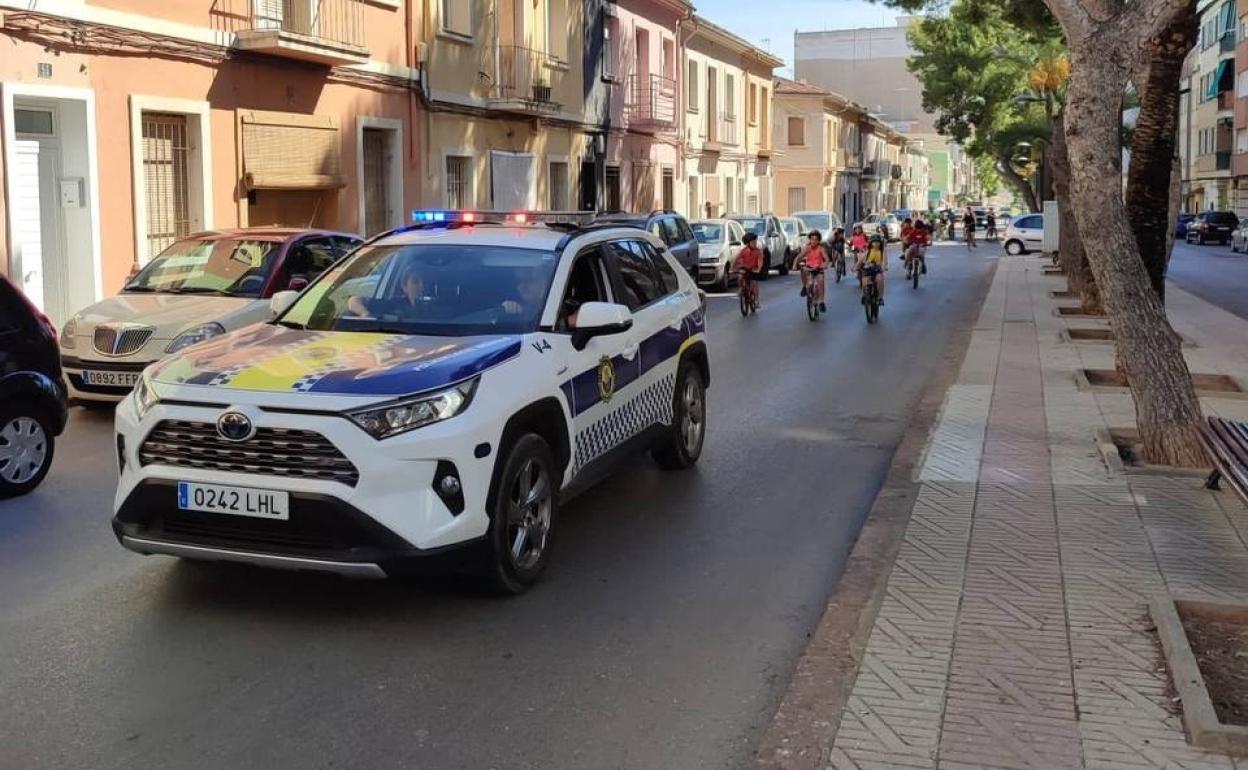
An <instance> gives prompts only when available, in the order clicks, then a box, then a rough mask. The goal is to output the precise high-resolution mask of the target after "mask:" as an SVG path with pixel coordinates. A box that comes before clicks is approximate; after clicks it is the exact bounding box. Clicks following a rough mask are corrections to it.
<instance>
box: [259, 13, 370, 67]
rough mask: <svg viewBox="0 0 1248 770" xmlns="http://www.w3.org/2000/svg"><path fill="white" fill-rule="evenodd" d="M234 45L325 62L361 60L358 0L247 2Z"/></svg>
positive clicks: (365, 57)
mask: <svg viewBox="0 0 1248 770" xmlns="http://www.w3.org/2000/svg"><path fill="white" fill-rule="evenodd" d="M246 25H247V27H248V28H245V29H241V30H239V31H238V32H237V33H235V36H234V48H236V49H238V50H240V51H254V52H256V53H264V54H269V55H272V56H283V57H286V58H288V59H299V60H301V61H307V62H313V63H316V64H324V65H327V66H330V67H334V66H338V65H343V64H363V63H365V62H367V61H368V49H367V48H365V47H364V11H363V7H362V5H361V2H360V0H252V2H251V4H250V11H249V13H248V14H247V20H246Z"/></svg>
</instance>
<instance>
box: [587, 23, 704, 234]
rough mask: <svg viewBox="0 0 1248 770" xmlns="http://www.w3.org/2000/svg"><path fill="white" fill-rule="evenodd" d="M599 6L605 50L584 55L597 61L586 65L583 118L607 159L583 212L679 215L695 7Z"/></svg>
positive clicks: (599, 48) (592, 49) (589, 50)
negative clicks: (687, 42)
mask: <svg viewBox="0 0 1248 770" xmlns="http://www.w3.org/2000/svg"><path fill="white" fill-rule="evenodd" d="M586 5H587V7H591V6H593V5H594V3H593V2H590V3H587V4H586ZM599 5H600V6H601V14H602V21H601V25H600V27H601V38H600V39H601V41H602V43H601V45H599V46H587V47H586V54H585V55H586V57H592V58H596V59H598V60H599V61H597V62H595V61H593V60H588V61H586V66H585V69H586V71H587V72H589V73H592V75H593V76H594V77H593V80H592V81H591V86H590V91H591V95H590V97H589V101H588V102H587V105H586V111H587V113H588V114H589V115H590V120H591V122H593V123H594V124H596V125H597V126H598V127H599V131H600V135H601V136H603V137H605V142H600V144H603V145H604V147H605V157H603V159H602V162H601V171H600V172H598V173H599V178H600V184H599V185H598V187H599V188H600V190H599V191H597V192H596V198H595V200H593V201H590V200H588V199H587V200H586V201H585V203H586V204H587V205H586V206H585V208H597V209H606V210H627V211H650V210H652V209H655V208H663V209H675V208H676V207H677V204H678V202H679V201H680V200H681V198H679V197H678V193H679V191H680V190H681V189H683V183H682V182H681V180H680V179H679V177H680V176H681V172H682V170H683V169H682V163H681V148H680V141H679V140H680V126H681V105H682V104H683V103H684V102H683V101H682V91H681V89H682V86H683V82H682V78H681V66H680V63H681V61H682V60H683V58H684V46H683V42H682V34H683V32H684V27H685V25H686V24H687V23H688V22H689V21H690V20H691V19H692V17H693V6H692V5H691V4H690V3H689V2H687V1H686V0H618V2H610V3H606V2H603V3H599ZM599 52H601V55H600V56H598V55H597V54H598V53H599ZM587 168H588V167H587ZM587 196H588V191H587ZM590 204H596V205H590Z"/></svg>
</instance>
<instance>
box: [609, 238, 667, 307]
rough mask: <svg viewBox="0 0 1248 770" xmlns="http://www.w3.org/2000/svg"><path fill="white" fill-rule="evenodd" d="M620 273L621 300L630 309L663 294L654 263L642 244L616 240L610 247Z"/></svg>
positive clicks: (646, 303) (645, 303) (642, 305)
mask: <svg viewBox="0 0 1248 770" xmlns="http://www.w3.org/2000/svg"><path fill="white" fill-rule="evenodd" d="M608 248H609V249H610V253H611V255H612V256H613V257H614V258H615V266H616V271H617V272H618V274H619V279H620V280H619V289H620V301H621V302H623V304H624V305H626V306H627V307H628V309H629V310H637V309H638V308H641V307H645V306H646V305H649V304H650V303H651V302H654V301H655V300H656V299H658V298H659V297H661V296H663V285H662V284H661V283H660V282H659V276H658V273H657V272H656V271H655V269H654V265H653V264H652V263H651V262H650V260H649V259H647V258H646V256H645V252H644V251H642V249H641V244H634V243H632V242H630V241H616V242H615V243H612V244H611V245H610V246H609V247H608Z"/></svg>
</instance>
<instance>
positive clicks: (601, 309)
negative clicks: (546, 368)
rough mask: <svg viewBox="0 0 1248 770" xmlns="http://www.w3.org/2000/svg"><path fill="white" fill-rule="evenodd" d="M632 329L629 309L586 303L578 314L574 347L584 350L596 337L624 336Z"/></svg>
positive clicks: (573, 334)
mask: <svg viewBox="0 0 1248 770" xmlns="http://www.w3.org/2000/svg"><path fill="white" fill-rule="evenodd" d="M631 328H633V314H632V312H631V311H630V310H629V309H628V308H627V307H625V306H623V305H617V304H614V303H611V302H586V303H585V304H584V305H581V308H580V310H578V311H577V313H576V328H574V329H573V330H572V347H574V348H576V349H577V350H584V349H585V346H586V345H588V344H589V341H590V340H592V339H593V338H594V337H605V336H609V335H612V334H623V333H624V332H626V331H628V330H629V329H631Z"/></svg>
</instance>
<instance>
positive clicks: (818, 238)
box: [793, 230, 828, 313]
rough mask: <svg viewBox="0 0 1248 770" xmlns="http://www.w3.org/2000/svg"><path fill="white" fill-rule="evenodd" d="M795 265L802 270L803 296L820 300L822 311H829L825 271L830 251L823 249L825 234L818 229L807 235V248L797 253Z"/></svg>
mask: <svg viewBox="0 0 1248 770" xmlns="http://www.w3.org/2000/svg"><path fill="white" fill-rule="evenodd" d="M793 266H794V267H797V268H801V271H802V296H803V297H810V298H811V299H813V300H814V301H816V302H818V303H819V310H820V312H823V313H826V312H828V306H827V305H825V304H823V290H824V276H823V271H824V270H826V269H827V268H828V253H827V252H826V251H824V249H823V235H822V234H821V233H820V232H819V231H818V230H811V231H810V232H809V233H808V234H807V235H806V248H804V249H802V251H801V253H800V254H798V255H797V259H795V260H794V261H793Z"/></svg>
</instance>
